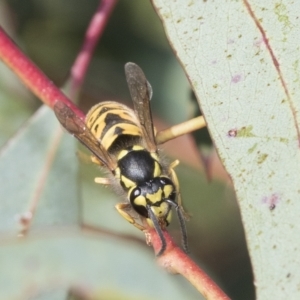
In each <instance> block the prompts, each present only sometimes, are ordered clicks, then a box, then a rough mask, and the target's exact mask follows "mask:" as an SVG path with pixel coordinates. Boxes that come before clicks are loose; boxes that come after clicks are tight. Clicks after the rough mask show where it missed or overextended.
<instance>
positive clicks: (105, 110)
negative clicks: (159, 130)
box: [86, 101, 142, 154]
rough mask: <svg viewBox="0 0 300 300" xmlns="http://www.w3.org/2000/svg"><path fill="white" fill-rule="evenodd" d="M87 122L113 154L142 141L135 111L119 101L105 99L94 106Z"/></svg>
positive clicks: (87, 117)
mask: <svg viewBox="0 0 300 300" xmlns="http://www.w3.org/2000/svg"><path fill="white" fill-rule="evenodd" d="M86 124H87V127H88V128H89V129H90V131H91V132H92V133H93V134H94V135H95V137H96V138H97V139H98V140H100V141H101V144H102V145H103V146H104V147H105V149H106V150H107V151H108V152H110V153H111V154H116V153H115V152H119V151H120V150H121V149H124V147H130V146H133V145H136V144H140V142H141V141H142V130H141V128H140V125H139V121H138V119H137V117H136V115H135V113H134V112H133V110H132V109H130V108H129V107H127V106H126V105H123V104H120V103H118V102H113V101H105V102H101V103H99V104H97V105H95V106H93V107H92V108H91V109H90V111H89V112H88V114H87V116H86Z"/></svg>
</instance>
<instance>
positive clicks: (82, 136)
mask: <svg viewBox="0 0 300 300" xmlns="http://www.w3.org/2000/svg"><path fill="white" fill-rule="evenodd" d="M53 109H54V113H55V115H56V117H57V119H58V120H59V122H60V123H61V125H62V126H63V127H64V128H65V129H66V130H67V131H68V132H69V133H71V134H72V135H74V136H75V137H76V138H77V139H78V140H79V141H80V142H81V143H82V144H83V145H84V146H86V147H87V148H88V149H89V150H90V151H91V152H92V153H93V154H94V155H95V156H96V157H97V158H98V159H99V160H100V161H101V162H102V163H103V164H104V165H105V166H106V167H107V168H108V169H109V170H110V171H111V172H113V171H114V170H115V168H116V164H115V163H114V162H113V160H112V159H111V157H110V156H109V155H108V153H107V151H106V150H105V148H104V147H103V145H102V144H101V143H100V141H98V140H97V139H96V138H95V136H94V135H93V134H92V133H91V131H90V130H89V128H88V127H87V126H86V124H85V122H84V121H83V120H82V119H80V118H79V117H78V116H77V115H76V114H75V113H74V111H73V110H72V109H71V108H70V107H69V106H67V105H66V104H65V103H63V102H56V103H55V105H54V107H53Z"/></svg>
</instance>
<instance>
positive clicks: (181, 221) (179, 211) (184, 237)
mask: <svg viewBox="0 0 300 300" xmlns="http://www.w3.org/2000/svg"><path fill="white" fill-rule="evenodd" d="M166 202H168V203H169V204H171V205H172V206H173V207H174V208H175V209H176V213H177V217H178V220H179V226H180V231H181V239H182V240H181V243H182V248H183V250H184V252H185V253H189V247H188V240H187V230H186V225H185V218H184V214H183V212H182V208H181V206H179V205H178V204H177V203H175V202H173V201H172V200H166Z"/></svg>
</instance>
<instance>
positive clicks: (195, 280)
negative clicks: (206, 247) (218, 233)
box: [147, 229, 230, 300]
mask: <svg viewBox="0 0 300 300" xmlns="http://www.w3.org/2000/svg"><path fill="white" fill-rule="evenodd" d="M163 234H164V237H165V239H166V243H167V248H166V251H165V252H164V253H163V254H162V255H161V256H159V257H158V258H157V262H158V264H159V265H160V266H162V267H163V268H165V269H167V270H168V271H169V272H171V273H179V274H181V275H182V276H184V277H185V278H186V279H187V280H188V281H189V282H190V283H191V284H192V285H193V286H194V287H195V288H196V289H197V290H198V291H199V292H200V293H201V294H202V295H203V296H204V297H205V299H209V300H230V298H229V297H228V296H227V295H226V294H225V293H224V292H223V291H222V290H221V288H220V287H219V286H218V285H217V284H216V283H215V282H214V281H213V280H212V279H211V278H210V277H209V276H208V275H207V274H206V273H205V272H204V271H203V270H202V269H200V268H199V266H197V265H196V264H195V262H194V261H193V260H191V258H190V257H189V256H188V255H187V254H186V253H184V252H183V251H182V250H181V249H180V248H178V246H177V245H176V244H175V243H174V241H173V240H172V239H171V237H170V235H169V233H168V232H167V231H164V232H163ZM147 235H148V241H149V242H150V243H151V244H152V246H153V248H154V251H155V253H158V252H159V250H160V248H161V241H160V239H159V237H158V235H157V233H156V231H155V230H154V229H148V230H147Z"/></svg>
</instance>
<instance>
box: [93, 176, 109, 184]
mask: <svg viewBox="0 0 300 300" xmlns="http://www.w3.org/2000/svg"><path fill="white" fill-rule="evenodd" d="M95 182H96V183H99V184H103V185H110V184H111V181H110V179H109V178H102V177H96V178H95Z"/></svg>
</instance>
